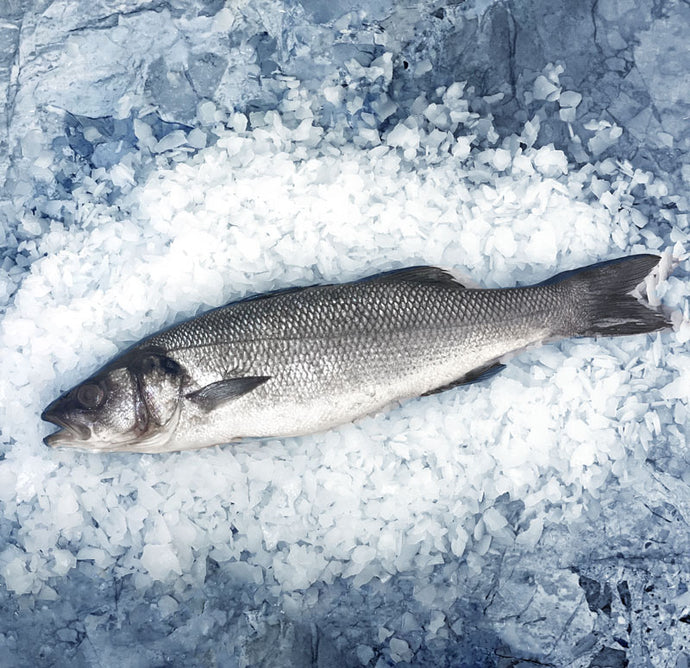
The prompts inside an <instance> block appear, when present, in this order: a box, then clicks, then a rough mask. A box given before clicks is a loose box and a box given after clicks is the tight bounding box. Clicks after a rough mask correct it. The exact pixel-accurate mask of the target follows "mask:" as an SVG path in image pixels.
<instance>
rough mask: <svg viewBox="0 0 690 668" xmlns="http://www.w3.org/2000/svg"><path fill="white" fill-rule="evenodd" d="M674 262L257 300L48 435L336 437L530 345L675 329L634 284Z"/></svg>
mask: <svg viewBox="0 0 690 668" xmlns="http://www.w3.org/2000/svg"><path fill="white" fill-rule="evenodd" d="M660 259H661V258H660V257H658V256H655V255H635V256H631V257H627V258H619V259H616V260H610V261H607V262H601V263H598V264H594V265H591V266H589V267H584V268H582V269H578V270H573V271H567V272H564V273H561V274H558V275H557V276H554V277H553V278H551V279H549V280H547V281H544V282H542V283H537V284H536V285H532V286H528V287H519V288H506V289H476V288H470V287H466V286H465V285H463V284H462V283H460V282H459V281H458V280H457V279H456V278H454V277H453V276H452V275H451V274H450V273H448V272H446V271H444V270H442V269H438V268H436V267H411V268H408V269H400V270H396V271H390V272H387V273H383V274H378V275H376V276H372V277H369V278H365V279H362V280H358V281H354V282H351V283H343V284H340V285H315V286H310V287H305V288H297V289H289V290H284V291H279V292H274V293H268V294H265V295H259V296H257V297H250V298H248V299H244V300H242V301H238V302H235V303H231V304H228V305H227V306H223V307H220V308H217V309H214V310H212V311H208V312H206V313H204V314H202V315H200V316H198V317H195V318H192V319H190V320H187V321H185V322H182V323H180V324H178V325H175V326H173V327H170V328H169V329H165V330H163V331H161V332H159V333H157V334H154V335H152V336H150V337H148V338H146V339H144V340H143V341H141V342H140V343H138V344H136V345H134V346H133V347H131V348H129V349H128V350H126V351H125V352H124V353H122V354H121V355H120V356H118V357H116V358H115V359H114V360H112V361H111V362H109V363H108V364H106V365H105V366H104V367H103V368H101V369H100V370H99V371H97V372H96V373H95V374H94V375H93V376H91V377H90V378H88V379H87V380H85V381H84V382H83V383H81V384H79V385H77V386H76V387H74V388H73V389H71V390H69V391H68V392H66V393H65V394H63V395H62V396H61V397H59V398H58V399H56V400H55V401H54V402H53V403H51V404H50V405H49V406H48V407H47V408H46V409H45V411H44V412H43V414H42V416H41V417H42V418H43V419H44V420H47V421H49V422H52V423H54V424H55V425H58V426H59V427H61V430H60V431H58V432H56V433H54V434H51V435H50V436H48V437H47V438H46V439H45V442H46V444H47V445H51V446H68V447H76V448H83V449H87V450H93V451H99V452H107V451H129V452H151V453H153V452H170V451H175V450H190V449H194V448H204V447H207V446H211V445H217V444H222V443H228V442H229V441H235V440H237V439H241V438H246V437H269V436H275V437H282V436H298V435H303V434H310V433H313V432H318V431H323V430H326V429H329V428H331V427H335V426H337V425H340V424H343V423H346V422H350V421H352V420H355V419H357V418H359V417H362V416H364V415H368V414H370V413H374V412H376V411H378V410H380V409H382V408H384V407H386V406H388V405H390V404H391V403H394V402H396V401H400V400H403V399H409V398H412V397H417V396H419V395H428V394H433V393H435V392H441V391H443V390H447V389H450V388H452V387H456V386H458V385H463V384H465V383H472V382H475V381H478V380H483V379H486V378H488V377H490V376H492V375H493V374H495V373H497V372H499V371H500V370H502V369H503V368H504V365H503V363H502V360H503V361H505V360H504V358H505V356H506V355H509V354H510V353H514V352H516V351H519V350H521V349H523V348H525V347H527V346H531V345H534V344H540V343H544V342H547V341H555V340H558V339H562V338H566V337H582V336H619V335H627V334H640V333H644V332H654V331H657V330H661V329H664V328H667V327H669V326H670V321H669V318H668V315H667V314H666V312H665V311H664V310H663V309H662V308H661V307H658V306H652V305H651V304H650V303H649V302H648V301H647V300H645V298H644V297H643V296H641V295H640V294H638V293H634V291H635V288H636V287H638V286H639V285H640V284H641V283H642V282H643V281H644V280H645V278H646V277H647V276H649V275H650V274H651V273H652V272H653V271H654V270H655V268H656V267H657V265H658V264H659V261H660Z"/></svg>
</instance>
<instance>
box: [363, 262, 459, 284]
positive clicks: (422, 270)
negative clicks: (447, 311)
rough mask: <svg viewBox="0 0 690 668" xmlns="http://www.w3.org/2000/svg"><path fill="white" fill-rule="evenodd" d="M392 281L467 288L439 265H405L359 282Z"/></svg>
mask: <svg viewBox="0 0 690 668" xmlns="http://www.w3.org/2000/svg"><path fill="white" fill-rule="evenodd" d="M370 281H371V282H374V281H376V282H381V283H384V282H390V283H428V284H431V285H453V286H455V287H456V288H465V287H467V286H465V285H463V284H462V283H461V282H460V281H459V280H458V279H457V278H455V276H453V274H451V273H450V272H449V271H446V270H445V269H440V268H439V267H427V266H423V265H420V266H416V267H405V268H404V269H393V270H391V271H384V272H382V273H380V274H375V275H374V276H369V277H367V278H363V279H361V280H360V281H355V282H357V283H366V282H370Z"/></svg>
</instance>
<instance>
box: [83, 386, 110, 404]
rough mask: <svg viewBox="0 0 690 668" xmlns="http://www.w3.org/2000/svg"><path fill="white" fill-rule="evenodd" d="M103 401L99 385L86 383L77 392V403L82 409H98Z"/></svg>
mask: <svg viewBox="0 0 690 668" xmlns="http://www.w3.org/2000/svg"><path fill="white" fill-rule="evenodd" d="M103 399H105V392H103V390H102V389H101V387H100V386H99V385H96V384H95V383H88V384H87V385H82V386H81V387H80V388H79V389H78V390H77V401H78V402H79V403H80V404H81V405H82V406H83V407H84V408H98V407H99V406H100V405H101V404H102V403H103Z"/></svg>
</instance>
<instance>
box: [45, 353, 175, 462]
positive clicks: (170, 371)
mask: <svg viewBox="0 0 690 668" xmlns="http://www.w3.org/2000/svg"><path fill="white" fill-rule="evenodd" d="M183 381H184V372H183V370H182V368H181V366H180V365H179V364H178V363H177V362H176V361H175V360H173V359H172V358H170V357H168V356H167V355H164V354H160V353H156V352H154V353H140V352H135V353H129V354H126V355H124V356H122V357H121V358H119V359H117V360H115V361H114V362H112V363H111V364H109V365H107V366H105V367H104V368H103V369H101V370H100V371H98V372H97V373H95V374H94V375H93V376H91V377H90V378H88V379H87V380H85V381H84V382H83V383H80V384H79V385H76V386H75V387H73V388H72V389H71V390H68V391H67V392H65V393H64V394H63V395H61V396H60V397H58V398H57V399H56V400H55V401H53V402H52V403H51V404H50V405H49V406H48V407H47V408H46V409H45V410H44V411H43V413H42V415H41V418H42V419H43V420H46V421H48V422H52V423H53V424H55V425H57V426H58V427H60V430H59V431H57V432H55V433H54V434H50V436H47V437H46V438H45V439H44V442H45V443H46V445H49V446H60V447H73V448H79V449H84V450H92V451H97V452H113V451H137V452H146V451H147V450H150V451H153V452H156V451H157V448H159V447H160V446H161V445H162V444H164V443H165V442H167V441H168V440H169V439H170V437H171V435H172V433H173V432H174V430H175V427H176V426H177V419H178V418H179V414H180V388H181V387H182V383H183Z"/></svg>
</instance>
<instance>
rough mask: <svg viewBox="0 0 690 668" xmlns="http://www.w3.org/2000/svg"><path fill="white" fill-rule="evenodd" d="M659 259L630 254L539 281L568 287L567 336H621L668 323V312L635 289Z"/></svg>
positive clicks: (656, 256) (664, 325) (646, 330)
mask: <svg viewBox="0 0 690 668" xmlns="http://www.w3.org/2000/svg"><path fill="white" fill-rule="evenodd" d="M660 261H661V257H660V256H658V255H632V256H630V257H623V258H618V259H616V260H607V261H605V262H599V263H597V264H593V265H590V266H588V267H582V268H581V269H575V270H572V271H566V272H563V273H562V274H558V275H556V276H554V277H553V278H551V279H549V280H548V281H545V282H544V283H542V284H540V285H554V286H559V287H560V288H567V294H568V296H569V297H570V299H567V302H568V307H567V310H568V312H569V313H568V315H569V317H568V318H567V321H568V325H567V326H566V330H570V331H565V332H563V334H565V335H566V336H624V335H630V334H643V333H647V332H656V331H658V330H661V329H666V328H668V327H670V326H671V321H670V318H669V314H668V313H667V312H666V311H665V310H664V309H663V307H661V306H654V305H652V304H650V303H649V301H647V299H646V298H645V297H644V296H643V295H644V292H642V293H641V294H634V291H635V289H636V288H637V287H638V286H640V285H641V284H642V283H643V282H645V279H646V278H647V277H648V276H650V275H651V274H652V272H653V271H654V269H655V268H656V267H657V266H658V264H659V262H660Z"/></svg>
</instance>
